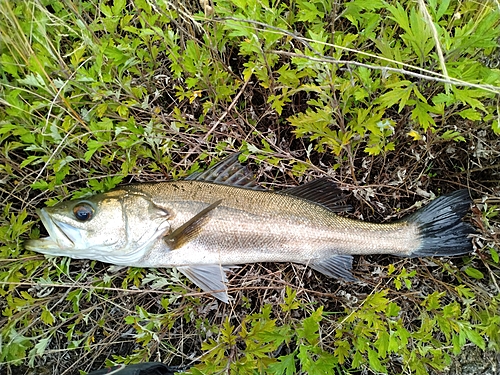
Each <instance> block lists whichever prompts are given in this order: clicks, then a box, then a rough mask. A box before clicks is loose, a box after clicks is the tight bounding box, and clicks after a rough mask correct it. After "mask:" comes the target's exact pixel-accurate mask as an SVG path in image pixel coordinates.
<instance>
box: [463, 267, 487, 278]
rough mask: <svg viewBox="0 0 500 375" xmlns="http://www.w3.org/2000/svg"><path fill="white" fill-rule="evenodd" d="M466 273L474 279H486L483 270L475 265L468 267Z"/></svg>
mask: <svg viewBox="0 0 500 375" xmlns="http://www.w3.org/2000/svg"><path fill="white" fill-rule="evenodd" d="M465 273H466V274H467V275H469V276H470V277H473V278H474V279H477V280H481V279H484V275H483V273H482V272H481V271H479V270H478V269H476V268H473V267H467V268H466V269H465Z"/></svg>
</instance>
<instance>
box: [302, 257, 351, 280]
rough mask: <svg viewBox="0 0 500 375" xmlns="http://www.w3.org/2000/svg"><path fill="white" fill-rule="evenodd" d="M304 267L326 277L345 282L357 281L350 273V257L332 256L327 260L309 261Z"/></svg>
mask: <svg viewBox="0 0 500 375" xmlns="http://www.w3.org/2000/svg"><path fill="white" fill-rule="evenodd" d="M306 265H308V266H309V267H311V268H312V269H314V270H316V271H318V272H321V273H322V274H324V275H326V276H330V277H334V278H336V279H344V280H346V281H357V279H356V278H355V277H354V276H353V275H352V273H351V269H352V256H351V255H334V256H332V257H330V258H328V259H321V260H311V261H310V262H308V263H306Z"/></svg>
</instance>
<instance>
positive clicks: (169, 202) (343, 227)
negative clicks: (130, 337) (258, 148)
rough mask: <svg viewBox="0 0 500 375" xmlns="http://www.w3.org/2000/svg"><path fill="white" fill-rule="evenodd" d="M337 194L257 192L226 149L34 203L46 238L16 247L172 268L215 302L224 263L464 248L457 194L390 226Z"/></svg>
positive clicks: (337, 273) (326, 267) (305, 189)
mask: <svg viewBox="0 0 500 375" xmlns="http://www.w3.org/2000/svg"><path fill="white" fill-rule="evenodd" d="M338 200H339V190H338V189H337V188H336V187H335V185H334V184H333V183H332V182H330V181H328V180H326V179H320V180H316V181H313V182H312V183H309V184H306V185H303V186H300V187H296V188H292V189H288V190H285V191H282V192H277V193H275V192H270V191H267V190H263V189H262V188H260V187H259V186H258V185H257V184H256V183H255V182H254V181H252V179H251V178H250V177H249V176H248V174H247V173H246V172H245V170H244V169H243V167H242V166H241V165H239V163H238V162H237V158H236V156H232V157H230V158H228V159H225V160H223V161H222V162H221V163H219V164H218V165H216V166H214V167H213V168H212V169H210V170H208V171H207V172H205V173H203V174H200V175H197V176H194V177H192V178H191V179H189V180H185V181H174V182H158V183H145V184H135V185H125V186H122V187H119V188H116V189H114V190H112V191H110V192H107V193H104V194H99V195H95V196H93V197H90V198H89V199H84V200H72V201H65V202H61V203H59V204H57V205H55V206H53V207H47V208H44V209H42V210H41V211H40V217H41V219H42V222H43V224H44V225H45V227H46V228H47V231H48V232H49V237H47V238H42V239H40V240H30V241H28V242H27V243H26V248H27V249H29V250H33V251H38V252H41V253H44V254H48V255H58V256H69V257H72V258H79V259H82V258H83V259H95V260H100V261H103V262H107V263H111V264H116V265H125V266H139V267H177V268H178V269H179V270H180V271H181V272H183V273H184V274H185V275H186V276H187V277H188V278H190V279H191V280H192V281H193V282H194V283H195V284H197V285H198V286H199V287H201V288H202V289H203V290H205V291H207V292H210V293H211V294H213V295H214V296H216V297H217V298H219V299H221V300H222V301H225V302H227V301H228V295H227V286H226V281H227V279H226V274H225V270H226V269H227V267H231V266H234V265H238V264H245V263H254V262H295V263H302V264H305V265H308V266H310V267H312V268H314V269H316V270H317V271H320V272H322V273H324V274H326V275H328V276H331V277H337V278H343V279H346V280H354V278H353V276H352V275H351V272H350V270H351V267H352V255H355V254H393V255H398V256H403V257H415V256H431V255H440V256H441V255H458V254H464V253H467V252H470V251H471V243H470V239H468V238H467V235H468V234H469V233H471V232H472V228H471V227H470V226H469V225H468V224H465V223H463V222H462V220H461V219H462V217H463V216H464V214H465V213H466V211H467V210H468V208H469V205H470V199H469V198H468V195H467V193H466V192H465V191H459V192H455V193H452V194H451V195H448V196H443V197H441V198H439V199H437V200H435V201H434V202H432V203H431V204H430V205H428V206H427V207H425V208H424V209H422V210H420V211H417V213H415V214H413V215H411V216H410V217H408V218H406V219H405V220H401V221H398V222H395V223H390V224H373V223H367V222H363V221H357V220H351V219H348V218H344V217H341V216H338V215H337V213H336V212H337V211H339V210H342V207H341V206H339V202H338Z"/></svg>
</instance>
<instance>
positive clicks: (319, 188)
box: [278, 178, 351, 212]
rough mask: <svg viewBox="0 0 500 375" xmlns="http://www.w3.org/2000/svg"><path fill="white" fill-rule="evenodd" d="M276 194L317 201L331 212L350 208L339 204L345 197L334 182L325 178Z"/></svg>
mask: <svg viewBox="0 0 500 375" xmlns="http://www.w3.org/2000/svg"><path fill="white" fill-rule="evenodd" d="M278 194H284V195H293V196H294V197H299V198H302V199H306V200H308V201H311V202H314V203H318V204H320V205H322V206H325V207H326V208H328V209H329V210H331V211H333V212H343V211H348V210H350V209H351V207H350V206H347V205H343V204H339V203H340V202H342V201H343V200H344V199H345V196H344V194H343V193H342V190H340V189H339V188H338V187H337V185H336V184H335V182H333V181H331V180H329V179H327V178H319V179H317V180H314V181H311V182H308V183H306V184H304V185H300V186H297V187H293V188H290V189H286V190H282V191H280V192H278Z"/></svg>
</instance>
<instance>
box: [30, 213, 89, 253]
mask: <svg viewBox="0 0 500 375" xmlns="http://www.w3.org/2000/svg"><path fill="white" fill-rule="evenodd" d="M37 214H38V216H39V217H40V220H41V221H42V224H43V226H44V227H45V229H46V230H47V232H48V233H49V236H48V237H43V238H40V239H38V240H29V241H27V242H26V243H25V247H26V249H28V250H32V251H37V252H40V253H43V254H47V255H55V256H66V255H67V250H71V249H74V247H75V241H74V240H75V238H76V237H80V236H79V235H78V233H79V229H78V228H75V227H73V226H71V225H69V224H66V223H63V222H61V221H58V220H55V219H53V218H52V217H50V214H49V213H48V212H47V211H46V210H45V209H43V208H42V209H41V210H37Z"/></svg>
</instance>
